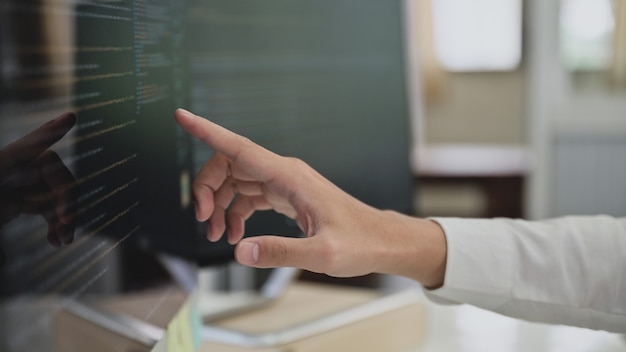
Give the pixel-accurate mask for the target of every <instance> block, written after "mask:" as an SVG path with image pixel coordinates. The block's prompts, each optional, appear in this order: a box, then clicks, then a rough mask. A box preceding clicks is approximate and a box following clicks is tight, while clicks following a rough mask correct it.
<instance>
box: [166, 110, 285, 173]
mask: <svg viewBox="0 0 626 352" xmlns="http://www.w3.org/2000/svg"><path fill="white" fill-rule="evenodd" d="M175 117H176V121H177V122H178V124H179V125H180V126H181V127H182V128H183V129H185V130H186V131H187V132H189V133H190V134H191V135H192V136H194V137H196V138H198V139H200V140H201V141H203V142H204V143H206V144H207V145H208V146H210V147H211V148H213V149H214V150H215V151H216V152H218V153H221V154H223V155H224V156H226V157H227V158H228V159H229V160H230V161H231V162H232V163H233V164H235V165H236V166H237V167H238V168H241V169H242V170H244V171H245V172H246V173H247V174H249V175H251V176H252V177H254V178H255V179H256V180H257V181H262V182H263V181H267V180H269V179H271V178H272V170H273V166H272V165H273V161H275V159H274V158H275V157H276V156H277V155H276V154H274V153H272V152H270V151H269V150H267V149H265V148H263V147H261V146H259V145H257V144H255V143H254V142H252V141H250V140H249V139H247V138H245V137H243V136H240V135H238V134H236V133H234V132H232V131H229V130H228V129H226V128H224V127H221V126H219V125H217V124H215V123H213V122H211V121H209V120H207V119H204V118H202V117H200V116H197V115H194V114H192V113H191V112H189V111H187V110H184V109H177V110H176V113H175Z"/></svg>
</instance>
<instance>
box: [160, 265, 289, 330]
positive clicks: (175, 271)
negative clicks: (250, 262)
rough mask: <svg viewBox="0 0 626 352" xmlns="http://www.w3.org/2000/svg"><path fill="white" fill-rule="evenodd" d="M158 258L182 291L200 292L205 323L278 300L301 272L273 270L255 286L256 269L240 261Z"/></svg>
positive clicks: (200, 304) (199, 301) (199, 302)
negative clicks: (207, 263) (203, 263)
mask: <svg viewBox="0 0 626 352" xmlns="http://www.w3.org/2000/svg"><path fill="white" fill-rule="evenodd" d="M159 260H160V261H161V263H163V265H164V266H165V268H166V269H167V270H168V271H169V272H170V274H171V275H172V277H173V278H174V280H175V281H176V282H177V283H178V285H179V286H180V287H182V288H183V290H185V291H186V292H187V293H188V294H191V293H194V292H196V293H198V310H199V312H200V315H201V316H202V320H203V321H204V322H205V323H210V322H211V321H215V320H218V319H221V318H224V317H228V316H233V315H236V314H240V313H245V312H248V311H250V310H253V309H258V308H261V307H265V306H267V305H269V304H271V303H273V302H275V301H276V300H277V299H279V298H280V297H281V296H282V295H283V294H284V292H285V291H286V289H287V287H288V286H289V284H290V283H291V282H292V281H293V280H294V279H295V277H296V276H297V275H298V273H299V272H300V270H299V269H296V268H278V269H273V270H272V271H271V272H270V274H269V276H268V277H267V278H266V279H265V280H264V281H263V283H262V284H261V286H260V287H259V288H255V287H254V286H255V285H254V284H253V283H254V281H255V276H254V271H255V269H253V268H248V267H244V266H241V265H239V264H237V263H232V264H229V265H224V266H221V267H209V268H197V267H195V266H194V265H191V264H189V263H188V262H186V261H184V260H182V259H179V258H176V257H170V256H166V255H160V256H159Z"/></svg>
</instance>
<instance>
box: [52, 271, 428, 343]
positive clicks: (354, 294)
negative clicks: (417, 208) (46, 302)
mask: <svg viewBox="0 0 626 352" xmlns="http://www.w3.org/2000/svg"><path fill="white" fill-rule="evenodd" d="M407 293H409V294H410V296H411V298H410V299H409V300H403V303H402V304H401V305H400V306H398V308H394V309H391V310H389V309H387V308H385V309H384V310H380V311H379V313H377V314H376V315H374V316H366V315H364V317H363V319H360V320H358V321H356V322H352V323H350V324H345V325H343V324H342V325H339V326H338V327H337V328H334V329H332V330H330V331H324V332H321V333H318V334H316V335H312V336H303V337H302V338H299V339H297V340H294V341H291V342H288V343H284V344H279V345H278V346H266V347H260V348H246V347H242V346H236V345H229V344H225V343H218V342H211V341H205V342H204V344H203V346H202V349H201V351H220V352H243V351H255V352H284V351H290V352H308V351H311V352H312V351H362V352H367V351H372V352H378V351H404V350H406V349H412V348H417V347H418V346H419V344H420V342H421V341H422V340H423V338H424V332H425V330H424V326H425V318H424V314H423V306H422V304H421V301H420V300H419V295H418V293H417V292H415V291H409V292H407ZM163 297H167V299H166V300H163ZM389 297H390V296H381V294H379V293H378V292H376V291H374V290H371V289H363V288H353V287H342V286H337V285H324V284H312V283H301V282H299V283H294V284H292V285H291V286H290V287H289V288H288V290H287V292H286V293H285V296H284V297H282V298H281V299H279V300H278V301H277V302H276V303H274V304H273V305H270V306H268V307H265V308H262V309H259V310H256V311H252V312H249V313H246V314H242V315H240V316H235V317H231V318H227V319H222V320H218V321H216V322H214V323H213V325H214V326H215V327H217V328H223V329H234V330H237V331H241V332H245V333H252V334H272V333H273V332H276V331H282V330H284V329H287V328H290V327H298V326H299V325H304V324H307V323H308V322H310V321H318V320H319V319H322V318H325V317H329V316H334V315H335V314H340V313H342V312H344V311H352V310H354V309H356V310H358V309H360V307H362V306H368V305H371V304H376V303H377V302H381V301H383V300H385V299H388V298H389ZM391 297H392V298H394V299H395V298H397V296H391ZM183 298H184V297H183V296H181V295H180V294H168V295H163V294H162V293H159V292H149V293H145V295H144V297H143V298H142V297H141V295H137V294H134V295H132V296H130V297H123V298H115V299H113V300H107V301H105V302H102V303H101V304H99V307H100V308H105V309H107V310H112V311H117V312H124V313H125V314H128V315H131V316H133V317H135V318H137V319H143V317H145V316H147V315H149V314H148V313H149V312H150V310H151V309H152V307H153V306H154V304H155V303H156V302H157V301H159V300H160V301H162V302H161V303H160V305H161V306H162V307H163V308H162V309H160V313H159V314H158V316H157V315H156V314H154V315H151V316H150V321H149V322H150V323H151V324H155V325H157V326H159V327H161V328H163V327H165V326H166V324H167V322H168V321H169V320H170V319H171V317H173V315H174V314H175V312H176V309H177V307H180V305H181V303H182V299H183ZM55 326H57V341H58V345H59V346H60V349H61V350H63V351H66V352H74V351H85V350H89V351H93V352H99V351H115V352H128V351H133V352H136V351H142V352H143V351H150V350H151V349H150V348H149V347H147V346H141V345H140V344H138V343H137V342H136V341H131V340H130V339H126V338H124V337H122V336H119V335H118V336H116V334H113V333H112V332H110V331H107V330H106V329H102V328H100V327H98V326H96V325H94V324H91V323H89V322H87V321H85V320H83V319H81V318H79V317H77V316H75V315H73V314H72V313H70V312H63V313H61V314H60V315H59V317H57V319H56V323H55ZM94 342H97V344H98V346H94Z"/></svg>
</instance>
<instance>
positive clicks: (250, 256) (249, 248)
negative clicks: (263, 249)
mask: <svg viewBox="0 0 626 352" xmlns="http://www.w3.org/2000/svg"><path fill="white" fill-rule="evenodd" d="M237 261H238V262H239V263H240V264H243V265H254V264H256V263H257V262H258V261H259V245H258V244H257V243H255V242H240V243H239V248H238V249H237Z"/></svg>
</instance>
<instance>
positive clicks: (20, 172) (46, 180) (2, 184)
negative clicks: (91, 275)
mask: <svg viewBox="0 0 626 352" xmlns="http://www.w3.org/2000/svg"><path fill="white" fill-rule="evenodd" d="M75 123H76V115H74V113H65V114H63V115H61V116H59V117H57V118H56V119H54V120H52V121H49V122H47V123H45V124H43V125H42V126H40V127H39V128H37V129H35V130H33V131H31V132H30V133H28V134H27V135H25V136H24V137H22V138H20V139H19V140H17V141H15V142H13V143H11V144H9V145H8V146H6V147H5V148H4V149H2V150H0V228H1V227H2V226H4V225H5V224H6V223H8V222H9V221H11V220H13V219H15V218H16V217H18V216H19V215H20V214H22V213H24V214H39V215H41V216H43V218H44V219H45V220H46V222H47V223H48V235H47V238H48V242H50V244H51V245H53V246H55V247H59V246H61V244H69V243H71V242H72V240H73V239H74V227H75V224H74V220H75V219H74V218H75V210H74V209H75V207H76V199H77V192H78V190H77V187H76V179H75V178H74V175H72V173H71V172H70V170H69V169H68V168H67V166H65V164H63V162H62V161H61V158H60V157H59V156H58V155H57V153H55V152H54V151H52V150H50V149H49V148H50V147H51V146H52V145H53V144H54V143H56V142H57V141H59V140H60V139H61V138H63V136H64V135H65V134H66V133H67V132H68V131H69V130H70V129H72V127H73V126H74V124H75ZM4 257H5V254H4V253H3V252H2V248H0V266H1V265H2V264H3V262H4V259H5V258H4Z"/></svg>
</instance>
